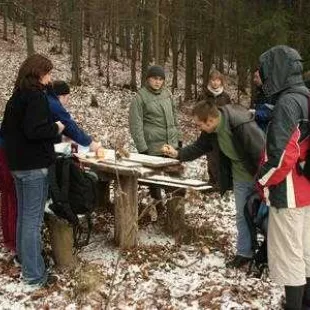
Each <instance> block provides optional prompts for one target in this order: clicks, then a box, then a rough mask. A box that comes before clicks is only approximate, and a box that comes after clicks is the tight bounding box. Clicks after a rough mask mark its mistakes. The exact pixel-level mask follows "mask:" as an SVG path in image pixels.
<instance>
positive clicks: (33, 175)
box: [12, 168, 48, 284]
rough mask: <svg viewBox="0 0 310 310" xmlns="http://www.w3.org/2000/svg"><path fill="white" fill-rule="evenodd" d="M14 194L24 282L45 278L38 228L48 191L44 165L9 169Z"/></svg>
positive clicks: (17, 239) (17, 245)
mask: <svg viewBox="0 0 310 310" xmlns="http://www.w3.org/2000/svg"><path fill="white" fill-rule="evenodd" d="M12 174H13V177H14V183H15V187H16V195H17V205H18V208H17V228H16V251H17V255H18V258H19V259H20V261H21V264H22V274H23V278H24V280H25V282H27V283H28V284H44V283H45V282H46V279H47V274H46V267H45V263H44V260H43V257H42V254H41V253H42V244H41V228H42V224H43V217H44V208H45V203H46V199H47V194H48V179H47V174H48V170H47V168H43V169H34V170H25V171H21V170H20V171H12Z"/></svg>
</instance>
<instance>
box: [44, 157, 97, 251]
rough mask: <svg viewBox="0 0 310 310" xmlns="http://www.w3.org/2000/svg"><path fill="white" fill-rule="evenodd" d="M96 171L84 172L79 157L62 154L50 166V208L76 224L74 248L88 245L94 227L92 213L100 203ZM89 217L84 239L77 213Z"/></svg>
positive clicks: (74, 228)
mask: <svg viewBox="0 0 310 310" xmlns="http://www.w3.org/2000/svg"><path fill="white" fill-rule="evenodd" d="M97 180H98V177H97V176H96V174H94V173H92V172H88V171H84V170H83V169H82V168H81V167H80V165H79V162H78V160H77V159H76V158H74V157H71V156H64V155H60V156H58V157H57V159H56V162H55V163H54V164H53V165H52V166H51V167H50V168H49V194H50V198H51V199H52V203H51V204H50V205H49V208H50V209H51V210H52V211H53V212H54V214H55V215H57V216H58V217H61V218H63V219H65V220H67V221H68V222H69V223H70V224H71V225H72V226H73V240H74V247H75V248H80V247H81V246H84V245H87V244H88V242H89V238H90V233H91V229H92V221H91V213H92V211H93V210H94V209H95V208H96V206H97V196H98V195H97ZM80 214H84V215H85V217H86V220H87V226H88V227H87V234H86V238H85V239H84V240H81V235H82V231H83V230H82V227H81V223H80V220H79V217H78V215H80Z"/></svg>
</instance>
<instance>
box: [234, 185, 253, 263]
mask: <svg viewBox="0 0 310 310" xmlns="http://www.w3.org/2000/svg"><path fill="white" fill-rule="evenodd" d="M253 188H254V182H246V181H244V182H234V195H235V204H236V223H237V233H238V235H237V255H242V256H245V257H252V255H253V252H252V242H251V235H250V230H249V227H248V224H247V222H246V219H245V217H244V206H245V204H246V202H247V198H248V196H249V195H250V194H251V193H252V192H253Z"/></svg>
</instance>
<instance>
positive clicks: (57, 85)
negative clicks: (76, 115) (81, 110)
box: [52, 81, 70, 96]
mask: <svg viewBox="0 0 310 310" xmlns="http://www.w3.org/2000/svg"><path fill="white" fill-rule="evenodd" d="M52 86H53V91H54V93H55V95H56V96H61V95H67V94H70V87H69V85H68V84H67V83H66V82H65V81H54V82H53V85H52Z"/></svg>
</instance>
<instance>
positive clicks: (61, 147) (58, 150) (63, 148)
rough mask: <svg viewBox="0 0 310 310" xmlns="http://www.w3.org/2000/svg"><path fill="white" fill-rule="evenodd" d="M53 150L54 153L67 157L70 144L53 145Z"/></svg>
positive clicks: (69, 151)
mask: <svg viewBox="0 0 310 310" xmlns="http://www.w3.org/2000/svg"><path fill="white" fill-rule="evenodd" d="M54 150H55V152H56V153H63V154H66V155H69V154H70V153H71V143H70V142H61V143H57V144H54Z"/></svg>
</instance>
